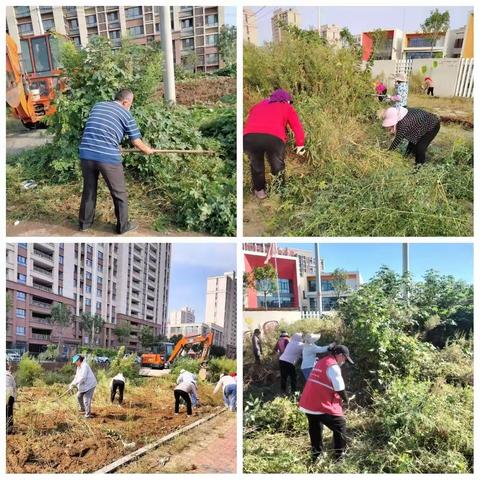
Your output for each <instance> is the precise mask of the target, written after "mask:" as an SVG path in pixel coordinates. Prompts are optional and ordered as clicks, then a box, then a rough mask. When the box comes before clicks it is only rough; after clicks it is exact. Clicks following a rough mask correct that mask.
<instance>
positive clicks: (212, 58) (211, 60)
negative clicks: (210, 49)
mask: <svg viewBox="0 0 480 480" xmlns="http://www.w3.org/2000/svg"><path fill="white" fill-rule="evenodd" d="M206 58H207V65H216V64H218V53H208V54H207V55H206Z"/></svg>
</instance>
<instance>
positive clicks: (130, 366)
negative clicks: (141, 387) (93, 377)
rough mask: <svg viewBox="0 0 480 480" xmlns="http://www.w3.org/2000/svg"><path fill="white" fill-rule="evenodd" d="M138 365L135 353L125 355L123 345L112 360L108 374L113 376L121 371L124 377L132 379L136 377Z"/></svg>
mask: <svg viewBox="0 0 480 480" xmlns="http://www.w3.org/2000/svg"><path fill="white" fill-rule="evenodd" d="M138 370H139V368H138V365H137V363H136V362H135V355H125V347H124V346H122V347H120V348H119V349H118V352H117V355H116V357H115V358H114V359H113V360H112V362H111V364H110V368H109V369H108V375H109V376H110V377H114V376H115V375H118V374H119V373H123V376H124V377H125V378H128V379H130V380H134V379H136V378H138Z"/></svg>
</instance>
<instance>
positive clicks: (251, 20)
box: [243, 8, 258, 45]
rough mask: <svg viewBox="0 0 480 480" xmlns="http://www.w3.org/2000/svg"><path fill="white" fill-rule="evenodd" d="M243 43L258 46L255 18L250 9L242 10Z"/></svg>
mask: <svg viewBox="0 0 480 480" xmlns="http://www.w3.org/2000/svg"><path fill="white" fill-rule="evenodd" d="M243 42H244V43H251V44H252V45H258V30H257V18H256V16H255V12H254V11H253V10H252V9H250V8H244V9H243Z"/></svg>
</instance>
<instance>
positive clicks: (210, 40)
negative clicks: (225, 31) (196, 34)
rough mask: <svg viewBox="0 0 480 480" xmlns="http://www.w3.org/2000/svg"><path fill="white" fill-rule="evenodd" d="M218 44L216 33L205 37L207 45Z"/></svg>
mask: <svg viewBox="0 0 480 480" xmlns="http://www.w3.org/2000/svg"><path fill="white" fill-rule="evenodd" d="M217 44H218V33H214V34H213V35H207V45H210V46H215V45H217Z"/></svg>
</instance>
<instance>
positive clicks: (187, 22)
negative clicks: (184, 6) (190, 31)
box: [180, 18, 193, 30]
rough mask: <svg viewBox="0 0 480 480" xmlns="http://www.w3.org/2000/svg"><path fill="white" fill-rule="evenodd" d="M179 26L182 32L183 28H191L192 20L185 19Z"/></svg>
mask: <svg viewBox="0 0 480 480" xmlns="http://www.w3.org/2000/svg"><path fill="white" fill-rule="evenodd" d="M180 24H181V26H182V30H184V29H185V28H193V18H187V19H186V20H182V21H181V22H180Z"/></svg>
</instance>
